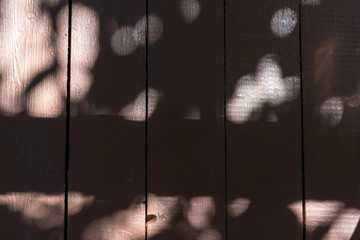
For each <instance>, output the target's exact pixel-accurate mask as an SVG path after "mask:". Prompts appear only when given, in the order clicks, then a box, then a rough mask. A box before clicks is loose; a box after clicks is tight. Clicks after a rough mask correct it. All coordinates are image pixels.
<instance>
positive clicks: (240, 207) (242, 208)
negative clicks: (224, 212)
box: [228, 198, 251, 217]
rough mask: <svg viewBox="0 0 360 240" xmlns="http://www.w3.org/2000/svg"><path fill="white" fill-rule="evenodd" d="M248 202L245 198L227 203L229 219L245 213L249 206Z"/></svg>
mask: <svg viewBox="0 0 360 240" xmlns="http://www.w3.org/2000/svg"><path fill="white" fill-rule="evenodd" d="M250 203H251V202H250V200H249V199H247V198H236V199H234V200H232V201H231V202H230V203H229V206H228V212H229V215H230V216H231V217H239V216H240V215H241V214H243V213H244V212H246V210H247V209H248V208H249V206H250Z"/></svg>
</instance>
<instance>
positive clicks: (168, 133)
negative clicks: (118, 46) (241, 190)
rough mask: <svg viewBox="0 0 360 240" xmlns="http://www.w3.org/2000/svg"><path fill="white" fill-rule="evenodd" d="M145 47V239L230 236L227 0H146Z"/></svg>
mask: <svg viewBox="0 0 360 240" xmlns="http://www.w3.org/2000/svg"><path fill="white" fill-rule="evenodd" d="M148 51H149V52H148V59H149V89H152V91H153V92H152V93H151V94H149V110H150V111H153V113H152V114H149V120H148V214H152V215H155V216H156V217H157V220H156V221H155V222H153V223H152V224H148V227H147V230H148V232H147V234H148V239H225V175H224V174H225V169H224V165H225V158H224V156H225V153H224V124H223V109H224V105H223V101H224V99H223V95H224V89H223V86H224V76H223V65H224V62H223V54H224V52H223V1H202V0H182V1H167V0H155V1H149V50H148ZM155 96H158V100H157V101H156V99H155ZM156 103H157V104H156ZM155 105H156V108H155ZM153 109H155V110H153Z"/></svg>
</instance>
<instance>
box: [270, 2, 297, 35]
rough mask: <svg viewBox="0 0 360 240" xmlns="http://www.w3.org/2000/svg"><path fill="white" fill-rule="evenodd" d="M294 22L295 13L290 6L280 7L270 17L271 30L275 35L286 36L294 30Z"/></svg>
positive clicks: (295, 21) (295, 18) (295, 20)
mask: <svg viewBox="0 0 360 240" xmlns="http://www.w3.org/2000/svg"><path fill="white" fill-rule="evenodd" d="M296 23H297V15H296V13H295V12H294V11H293V10H291V9H290V8H282V9H279V10H278V11H277V12H276V13H275V14H274V15H273V17H272V19H271V31H272V32H273V33H274V35H275V36H277V37H281V38H283V37H287V36H289V35H290V34H291V33H292V32H293V31H294V29H295V26H296Z"/></svg>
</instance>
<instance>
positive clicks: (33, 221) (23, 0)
mask: <svg viewBox="0 0 360 240" xmlns="http://www.w3.org/2000/svg"><path fill="white" fill-rule="evenodd" d="M66 3H67V1H52V2H51V1H38V0H35V1H34V0H32V1H30V0H20V1H9V0H3V1H0V51H1V60H0V132H1V135H0V145H1V150H0V162H1V167H0V216H1V219H0V232H1V238H2V239H52V240H59V239H63V235H64V231H63V226H64V205H65V204H64V203H65V201H64V176H65V173H64V169H65V164H64V163H65V114H64V111H65V109H64V106H65V98H66V93H65V95H64V93H63V92H62V89H61V86H62V85H63V84H64V83H66V75H65V76H64V75H62V74H61V68H60V67H59V55H61V54H66V53H67V44H62V43H61V42H58V41H57V40H56V39H57V36H58V35H59V32H58V31H57V27H58V26H59V25H60V24H65V25H66V23H63V22H59V21H57V15H58V12H59V10H60V9H61V8H62V7H64V5H65V4H66ZM64 77H65V78H64Z"/></svg>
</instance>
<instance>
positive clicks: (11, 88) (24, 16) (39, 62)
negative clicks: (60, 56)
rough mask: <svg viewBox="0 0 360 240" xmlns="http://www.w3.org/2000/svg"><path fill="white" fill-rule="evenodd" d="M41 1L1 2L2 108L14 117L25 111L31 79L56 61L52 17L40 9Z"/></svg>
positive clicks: (0, 84)
mask: <svg viewBox="0 0 360 240" xmlns="http://www.w3.org/2000/svg"><path fill="white" fill-rule="evenodd" d="M40 4H41V1H39V0H33V1H29V0H17V1H12V0H4V1H1V6H0V8H1V9H2V15H1V19H0V51H1V53H2V55H1V59H0V72H1V77H2V79H1V83H0V111H1V113H2V114H3V115H7V116H13V115H15V114H18V113H20V112H22V111H24V110H25V107H26V104H27V103H26V90H27V88H28V87H29V85H30V83H31V81H32V80H33V79H34V78H35V77H36V76H37V75H38V74H40V73H42V72H43V71H45V70H47V69H49V68H50V67H51V66H52V64H53V63H54V62H55V55H54V47H53V45H52V44H51V36H52V34H53V29H52V24H51V17H50V14H49V13H48V12H47V11H42V10H41V9H40ZM60 105H61V104H60ZM29 108H31V107H29Z"/></svg>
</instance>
